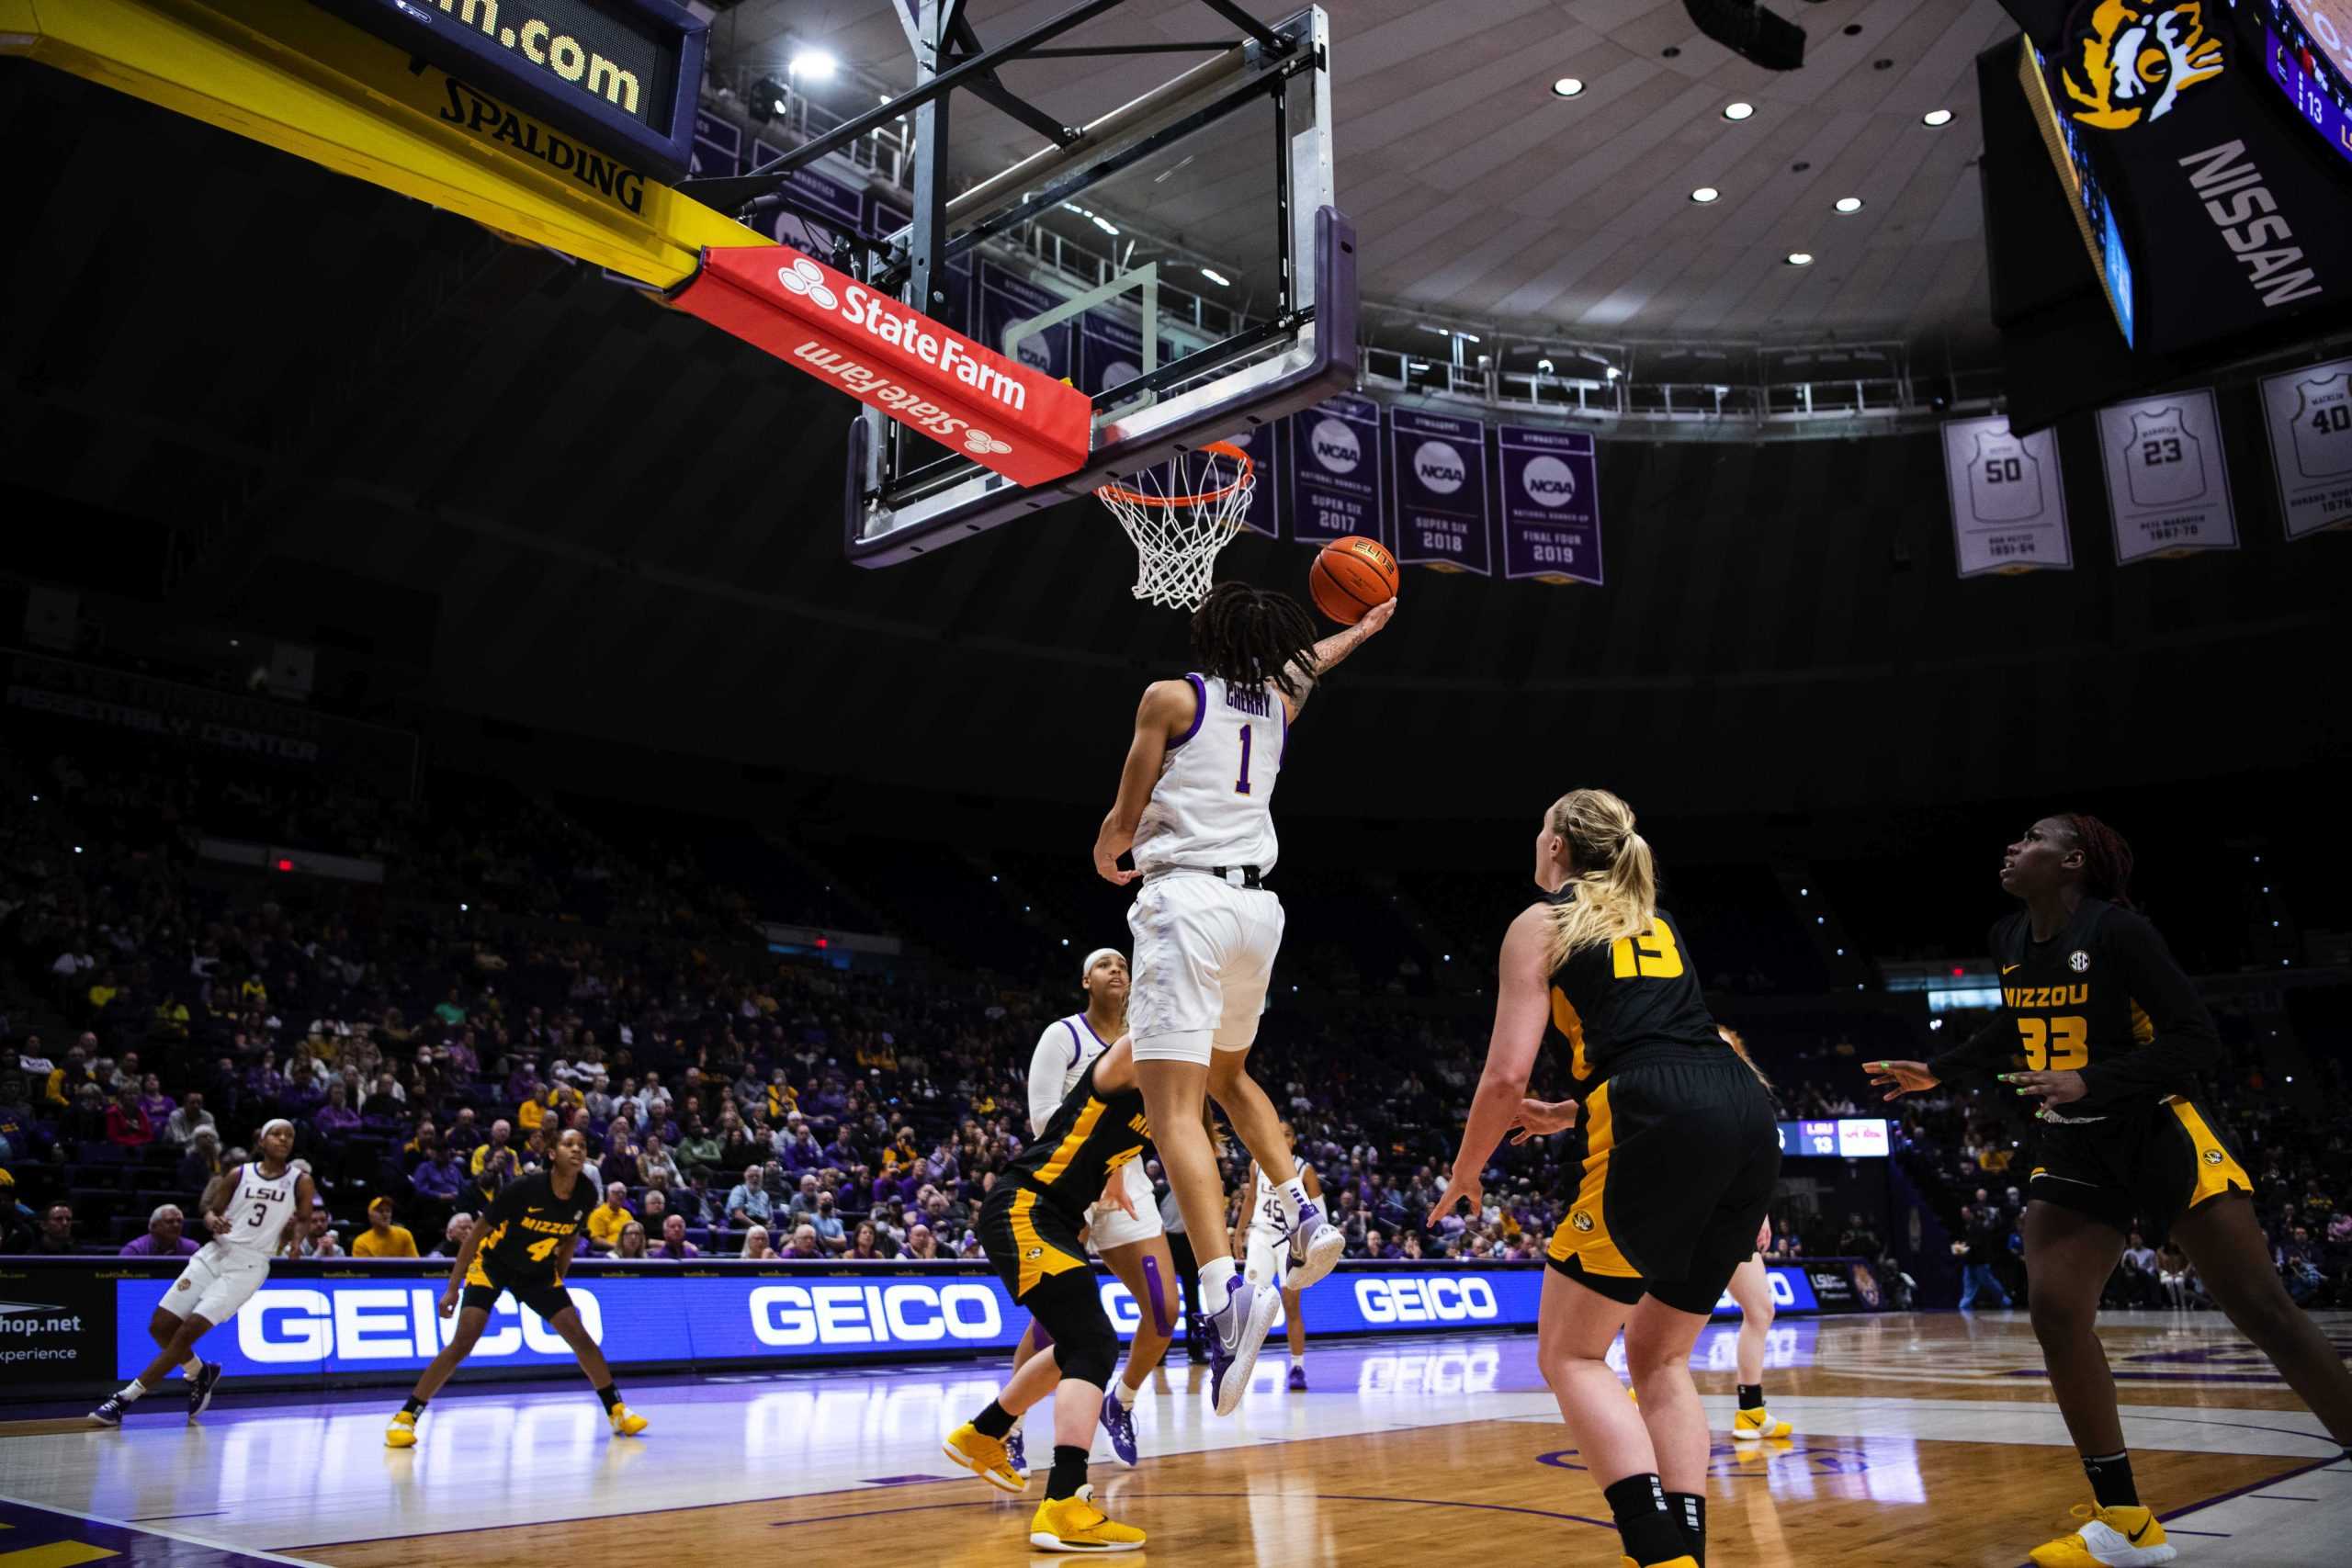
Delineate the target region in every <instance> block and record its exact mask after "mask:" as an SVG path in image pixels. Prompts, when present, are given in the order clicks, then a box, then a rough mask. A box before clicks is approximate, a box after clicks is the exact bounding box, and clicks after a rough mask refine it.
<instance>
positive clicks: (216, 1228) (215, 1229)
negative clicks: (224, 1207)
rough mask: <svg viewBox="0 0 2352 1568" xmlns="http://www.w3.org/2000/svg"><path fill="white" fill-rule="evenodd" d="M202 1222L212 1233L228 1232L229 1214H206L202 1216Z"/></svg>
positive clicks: (224, 1233) (223, 1233)
mask: <svg viewBox="0 0 2352 1568" xmlns="http://www.w3.org/2000/svg"><path fill="white" fill-rule="evenodd" d="M204 1224H205V1227H206V1228H207V1229H208V1230H209V1231H211V1233H212V1234H213V1235H228V1234H229V1216H228V1215H226V1214H207V1215H205V1216H204Z"/></svg>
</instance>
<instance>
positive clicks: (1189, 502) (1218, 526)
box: [1094, 441, 1258, 610]
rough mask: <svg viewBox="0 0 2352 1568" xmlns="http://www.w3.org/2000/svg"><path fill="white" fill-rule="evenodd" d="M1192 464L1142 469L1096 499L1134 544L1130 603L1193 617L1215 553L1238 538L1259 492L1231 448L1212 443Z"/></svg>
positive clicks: (1243, 455)
mask: <svg viewBox="0 0 2352 1568" xmlns="http://www.w3.org/2000/svg"><path fill="white" fill-rule="evenodd" d="M1193 456H1194V457H1198V458H1202V459H1205V461H1206V467H1205V468H1202V469H1201V471H1200V472H1199V474H1198V475H1197V477H1196V478H1195V477H1194V476H1193V475H1192V474H1191V473H1190V472H1189V470H1190V469H1192V468H1196V467H1199V465H1198V464H1191V463H1187V462H1186V461H1184V460H1183V459H1181V458H1180V459H1178V460H1177V461H1175V462H1173V463H1170V464H1169V465H1167V467H1166V468H1146V469H1145V470H1144V471H1143V472H1142V473H1139V474H1137V475H1136V476H1135V479H1134V481H1133V485H1132V487H1130V486H1129V485H1122V484H1107V485H1104V486H1103V487H1102V488H1101V489H1099V490H1097V491H1095V492H1094V493H1095V494H1096V495H1098V496H1100V497H1101V498H1102V500H1103V505H1105V506H1107V507H1109V508H1110V509H1111V514H1112V515H1113V516H1114V517H1116V518H1117V519H1118V520H1119V525H1120V526H1121V527H1123V528H1125V530H1126V531H1127V537H1128V538H1130V539H1133V540H1134V541H1135V545H1136V586H1135V596H1136V598H1138V599H1148V600H1149V601H1150V602H1151V603H1153V604H1165V605H1168V606H1170V607H1171V608H1172V607H1174V606H1176V605H1180V604H1181V605H1182V606H1183V607H1184V608H1185V609H1187V610H1197V609H1199V608H1200V607H1201V601H1202V600H1204V599H1205V598H1207V597H1208V592H1209V573H1210V571H1211V570H1213V569H1214V568H1215V567H1216V553H1217V551H1219V550H1221V549H1223V548H1225V547H1226V545H1227V542H1228V541H1230V540H1231V539H1232V537H1233V536H1234V535H1235V534H1236V533H1238V532H1239V530H1240V527H1241V519H1242V518H1243V517H1244V516H1246V515H1247V514H1248V513H1249V511H1250V491H1252V490H1254V489H1255V488H1256V487H1257V483H1258V468H1257V465H1256V464H1254V463H1252V462H1251V461H1250V454H1249V453H1247V452H1244V451H1243V450H1242V449H1241V448H1240V447H1238V446H1234V445H1233V444H1232V443H1231V442H1229V441H1213V442H1211V443H1210V444H1209V445H1207V446H1204V447H1202V448H1201V449H1200V450H1199V451H1198V452H1197V453H1195V454H1193Z"/></svg>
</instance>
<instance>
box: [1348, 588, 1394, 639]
mask: <svg viewBox="0 0 2352 1568" xmlns="http://www.w3.org/2000/svg"><path fill="white" fill-rule="evenodd" d="M1396 614H1397V598H1396V595H1394V594H1391V595H1389V596H1388V597H1387V598H1385V599H1383V600H1382V601H1381V602H1380V603H1379V604H1374V606H1373V607H1372V608H1371V609H1369V610H1366V611H1365V612H1364V613H1363V615H1362V616H1360V617H1359V618H1358V619H1357V621H1356V625H1357V626H1362V627H1363V635H1364V636H1366V637H1370V636H1371V635H1372V634H1373V633H1374V632H1376V631H1378V630H1379V629H1380V628H1381V627H1383V626H1386V625H1387V624H1388V622H1389V618H1390V617H1391V616H1393V615H1396Z"/></svg>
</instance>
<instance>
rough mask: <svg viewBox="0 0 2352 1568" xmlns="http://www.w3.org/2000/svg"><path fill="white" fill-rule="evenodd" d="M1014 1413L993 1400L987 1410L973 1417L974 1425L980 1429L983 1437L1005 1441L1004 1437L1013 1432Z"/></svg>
mask: <svg viewBox="0 0 2352 1568" xmlns="http://www.w3.org/2000/svg"><path fill="white" fill-rule="evenodd" d="M1012 1422H1013V1415H1012V1411H1010V1410H1007V1409H1006V1408H1005V1407H1004V1406H1003V1405H1001V1404H998V1403H997V1402H996V1401H995V1400H993V1399H991V1400H989V1407H988V1408H987V1409H986V1410H983V1411H981V1412H980V1413H979V1414H978V1416H973V1417H972V1425H973V1426H974V1427H978V1429H979V1434H980V1436H981V1437H983V1438H995V1439H996V1440H997V1441H998V1442H1002V1441H1004V1435H1005V1434H1006V1433H1007V1432H1010V1431H1012Z"/></svg>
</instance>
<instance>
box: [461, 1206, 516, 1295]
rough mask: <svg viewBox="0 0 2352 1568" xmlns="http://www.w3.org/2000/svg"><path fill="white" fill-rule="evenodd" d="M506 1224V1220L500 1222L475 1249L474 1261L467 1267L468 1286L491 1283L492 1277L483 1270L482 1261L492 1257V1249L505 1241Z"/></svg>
mask: <svg viewBox="0 0 2352 1568" xmlns="http://www.w3.org/2000/svg"><path fill="white" fill-rule="evenodd" d="M506 1224H507V1222H505V1221H504V1220H501V1221H499V1222H498V1224H496V1225H494V1226H492V1228H491V1233H490V1234H489V1235H486V1236H484V1237H482V1238H481V1246H480V1247H475V1248H474V1260H473V1261H472V1262H471V1263H469V1264H467V1265H466V1283H467V1284H469V1285H487V1284H489V1283H490V1275H489V1273H488V1272H487V1271H486V1270H485V1269H483V1268H482V1266H481V1260H482V1259H483V1258H487V1257H489V1256H490V1249H491V1248H492V1247H496V1246H497V1245H498V1244H499V1243H500V1242H501V1241H503V1240H504V1239H505V1237H506Z"/></svg>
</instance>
